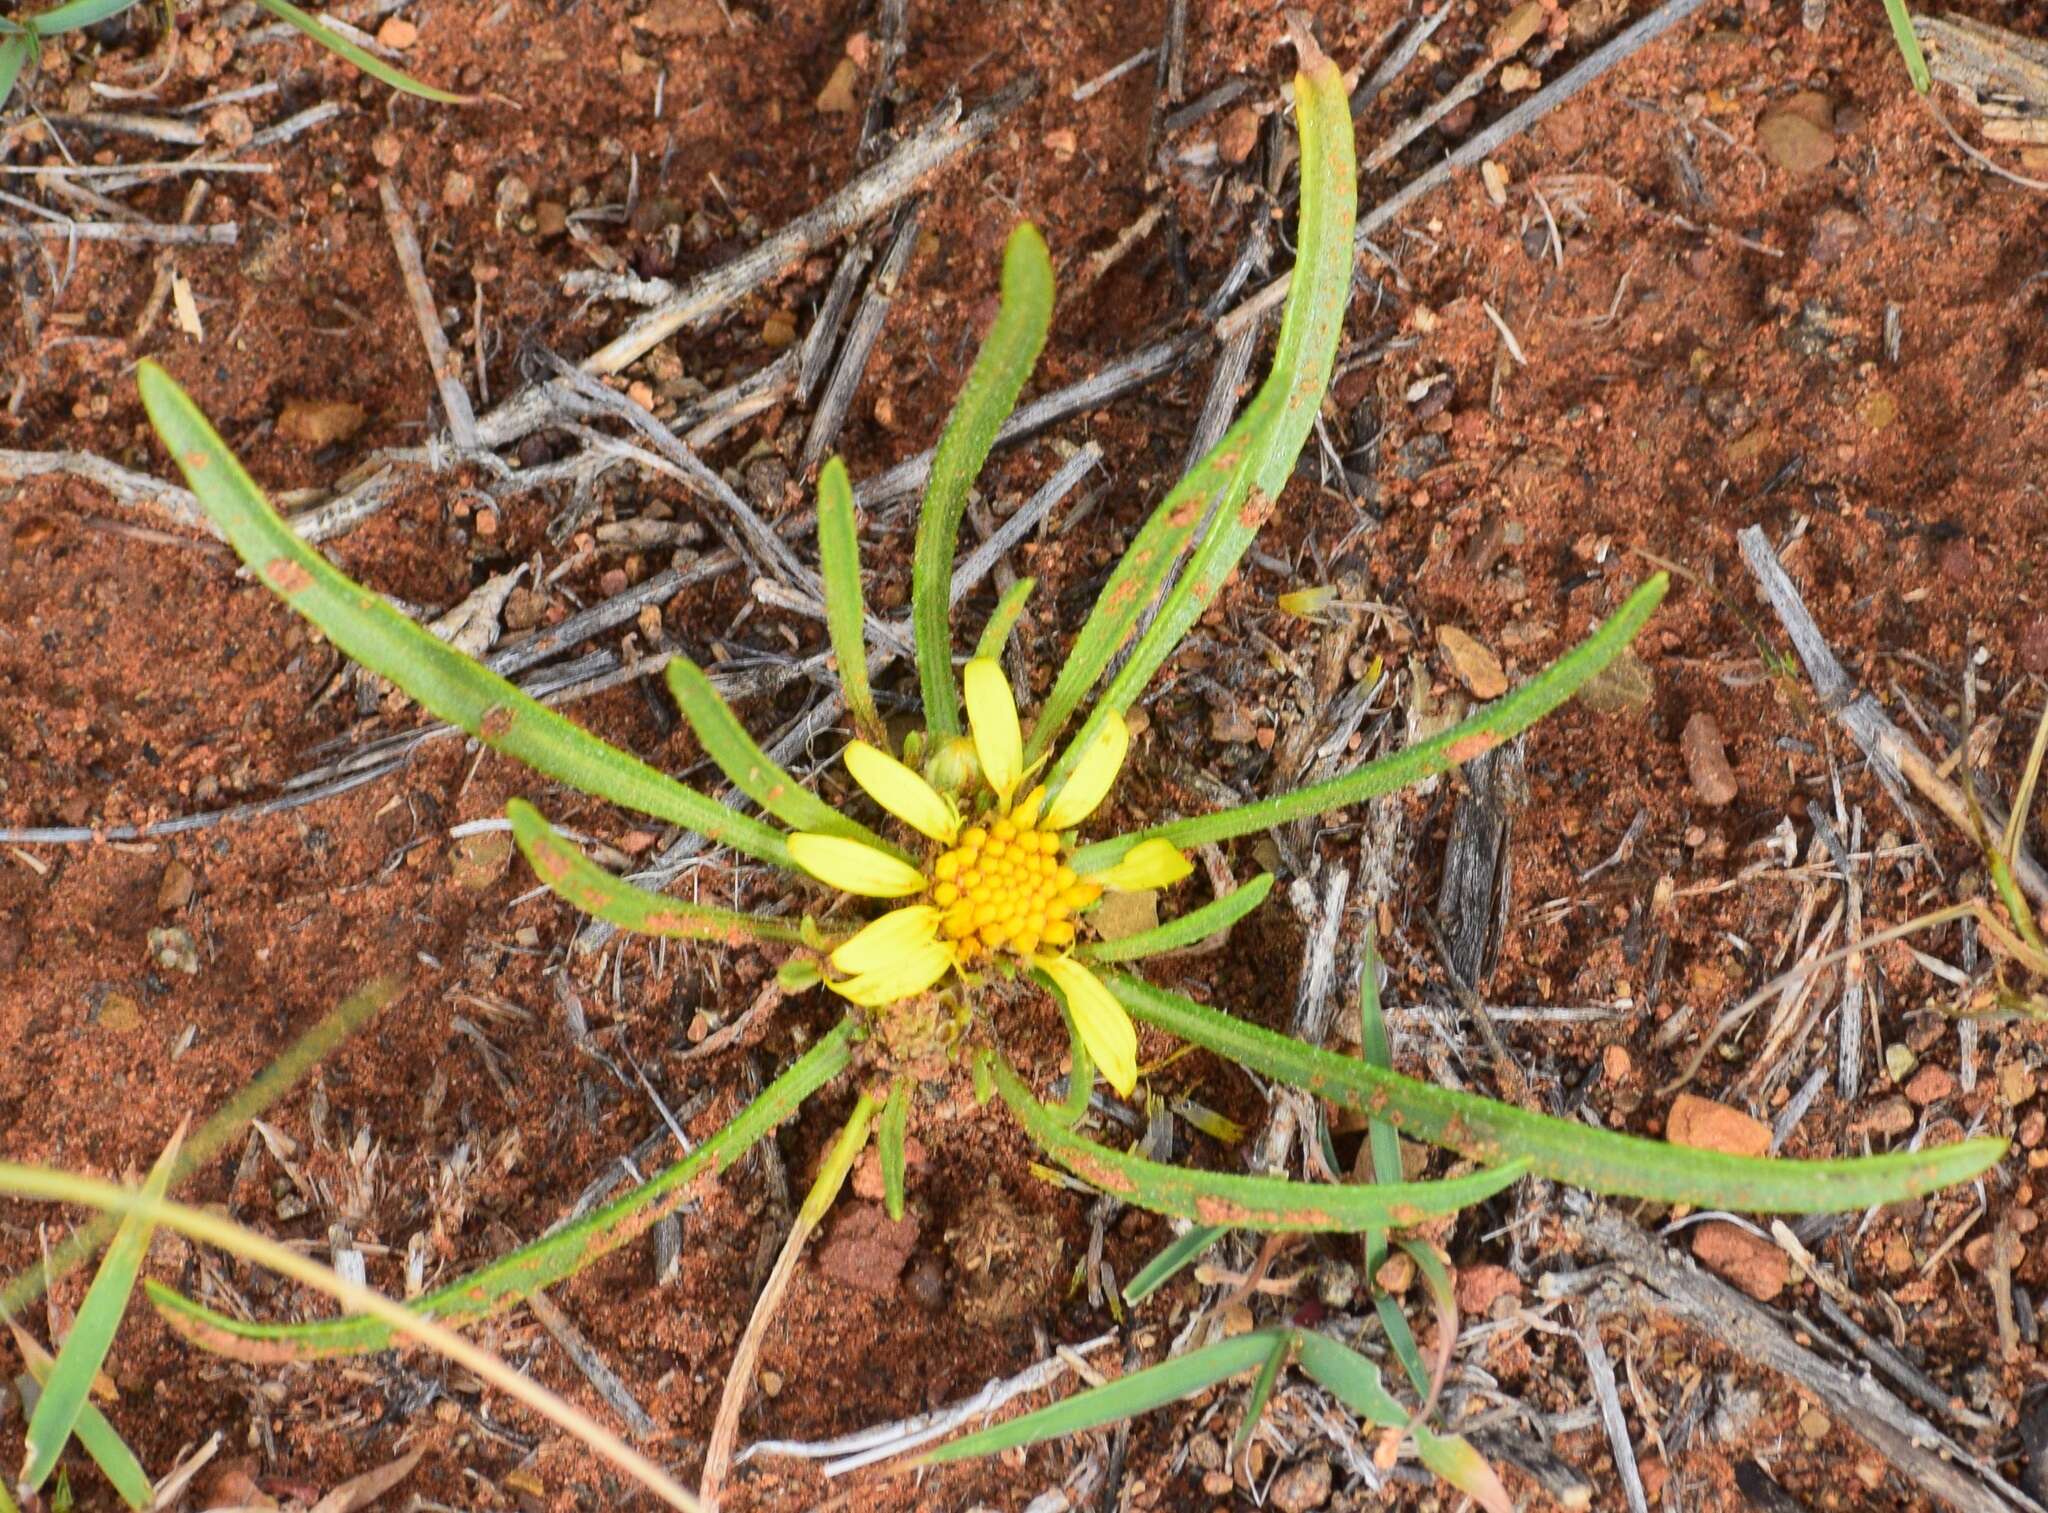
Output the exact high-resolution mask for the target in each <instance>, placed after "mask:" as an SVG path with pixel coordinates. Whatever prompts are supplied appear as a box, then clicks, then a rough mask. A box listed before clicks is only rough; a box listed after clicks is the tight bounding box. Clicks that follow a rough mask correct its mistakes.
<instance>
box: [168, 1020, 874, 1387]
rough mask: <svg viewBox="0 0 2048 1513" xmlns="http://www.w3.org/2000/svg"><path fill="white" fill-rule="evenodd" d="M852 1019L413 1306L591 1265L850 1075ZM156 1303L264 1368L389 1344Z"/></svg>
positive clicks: (454, 1302) (534, 1283)
mask: <svg viewBox="0 0 2048 1513" xmlns="http://www.w3.org/2000/svg"><path fill="white" fill-rule="evenodd" d="M853 1037H854V1025H853V1023H852V1022H851V1021H846V1022H843V1023H841V1024H840V1025H839V1026H838V1027H837V1028H836V1029H834V1030H833V1031H832V1033H831V1034H829V1035H827V1036H825V1037H824V1038H823V1039H822V1040H820V1041H819V1042H818V1043H817V1044H816V1045H814V1046H812V1047H811V1048H810V1050H808V1051H806V1052H805V1053H804V1054H803V1055H802V1056H801V1057H799V1058H798V1059H797V1060H796V1062H795V1063H794V1064H793V1065H792V1066H791V1067H790V1068H789V1070H788V1071H786V1072H784V1073H783V1074H782V1075H781V1076H780V1077H778V1078H776V1079H775V1081H773V1082H771V1083H770V1084H769V1085H768V1086H767V1087H766V1088H764V1089H763V1090H762V1092H761V1096H760V1097H758V1098H756V1099H755V1100H754V1101H753V1102H752V1103H750V1104H748V1105H747V1106H746V1107H745V1108H744V1109H742V1110H740V1112H739V1113H738V1114H737V1115H735V1116H734V1118H733V1119H732V1120H731V1122H729V1123H728V1124H726V1125H725V1127H724V1128H722V1129H721V1130H719V1131H718V1133H717V1134H715V1135H713V1136H711V1138H710V1139H708V1140H706V1141H705V1142H704V1143H703V1144H702V1145H700V1146H698V1147H697V1148H696V1149H695V1150H693V1151H691V1152H690V1154H689V1155H687V1156H685V1157H684V1158H683V1159H682V1160H680V1161H678V1162H677V1163H676V1164H675V1165H673V1166H671V1167H670V1168H669V1169H668V1170H667V1171H664V1172H663V1173H661V1175H660V1176H658V1177H655V1178H654V1179H653V1180H652V1181H649V1182H647V1183H644V1184H643V1185H641V1186H640V1187H637V1188H635V1189H634V1190H633V1191H632V1192H630V1193H627V1194H626V1195H625V1196H624V1197H622V1198H618V1199H616V1200H614V1201H613V1202H611V1203H609V1204H607V1205H606V1206H605V1207H603V1208H601V1209H599V1210H598V1211H597V1212H595V1213H593V1214H589V1215H586V1216H585V1217H584V1218H582V1219H579V1220H578V1221H577V1222H575V1223H574V1224H571V1225H568V1226H566V1227H564V1228H562V1229H558V1230H556V1231H555V1232H554V1233H553V1234H550V1235H545V1236H543V1237H542V1238H540V1239H538V1240H536V1241H534V1242H533V1243H532V1244H531V1245H526V1246H522V1247H521V1248H520V1249H518V1250H515V1251H513V1252H511V1253H510V1254H509V1255H505V1256H501V1257H499V1258H498V1259H497V1260H495V1261H493V1262H491V1263H490V1264H489V1265H488V1266H485V1267H483V1268H482V1269H481V1270H478V1271H474V1272H471V1273H470V1274H469V1275H468V1276H466V1277H463V1278H462V1279H460V1280H459V1281H455V1282H451V1283H449V1284H448V1285H447V1286H446V1287H442V1288H440V1289H438V1290H436V1291H434V1292H430V1293H428V1294H427V1295H426V1296H424V1297H421V1298H418V1299H415V1300H414V1301H413V1302H412V1303H411V1304H410V1305H408V1306H409V1307H411V1308H412V1309H413V1311H415V1312H417V1313H422V1314H425V1315H426V1316H427V1317H429V1318H435V1319H473V1318H482V1317H484V1316H485V1315H487V1314H492V1313H496V1312H498V1311H499V1310H500V1309H502V1308H507V1307H510V1306H511V1305H512V1304H514V1303H516V1302H518V1301H519V1300H520V1299H521V1298H523V1297H525V1296H526V1295H527V1294H528V1293H531V1292H536V1291H538V1290H540V1289H541V1288H544V1287H551V1286H553V1285H554V1284H555V1283H557V1282H559V1281H561V1280H562V1279H563V1278H564V1277H571V1276H574V1275H576V1273H578V1272H580V1271H582V1270H584V1269H585V1268H586V1267H588V1266H590V1265H591V1264H592V1263H593V1262H595V1261H597V1260H598V1259H599V1258H601V1257H603V1256H606V1255H609V1254H611V1252H613V1251H614V1250H617V1249H618V1248H619V1247H620V1246H621V1245H624V1244H626V1243H628V1242H629V1241H631V1240H633V1239H635V1238H637V1237H638V1236H640V1235H642V1234H645V1233H646V1232H647V1230H648V1229H649V1228H651V1227H652V1226H653V1225H654V1223H655V1222H656V1221H657V1220H659V1219H661V1218H663V1217H664V1216H665V1215H668V1214H671V1213H673V1212H674V1211H675V1210H676V1209H678V1208H680V1207H681V1206H682V1205H683V1204H684V1203H686V1202H688V1201H689V1199H690V1198H691V1196H692V1195H693V1193H694V1190H695V1184H696V1181H697V1179H698V1178H699V1177H700V1176H702V1175H704V1174H705V1173H708V1172H723V1171H725V1170H726V1169H727V1168H729V1167H730V1166H731V1165H732V1164H733V1162H735V1161H737V1160H738V1159H739V1158H740V1157H741V1156H743V1155H745V1154H746V1153H747V1151H748V1150H749V1149H751V1148H752V1147H753V1145H754V1142H755V1141H757V1140H759V1139H760V1138H761V1137H762V1136H763V1135H765V1134H767V1133H768V1132H769V1131H770V1130H772V1129H773V1128H775V1126H776V1125H778V1124H780V1123H781V1122H782V1121H783V1120H785V1119H787V1118H788V1117H789V1116H790V1115H791V1114H794V1113H795V1112H796V1110H797V1108H798V1107H799V1106H800V1105H801V1104H802V1103H803V1101H804V1100H805V1099H806V1098H808V1097H810V1096H811V1094H813V1093H815V1092H816V1091H817V1090H818V1089H819V1088H821V1087H823V1086H824V1085H825V1084H826V1083H827V1082H830V1081H831V1080H832V1079H833V1078H834V1077H836V1076H838V1075H839V1073H840V1072H842V1071H844V1070H845V1069H846V1067H847V1065H848V1064H849V1063H850V1062H851V1060H852V1052H851V1050H850V1047H851V1045H852V1043H853ZM143 1287H144V1290H145V1291H146V1292H147V1293H148V1294H149V1300H150V1302H152V1303H154V1304H155V1305H156V1308H157V1311H158V1312H159V1313H160V1314H162V1315H163V1317H164V1322H165V1323H167V1324H169V1325H170V1326H171V1328H172V1329H174V1330H175V1331H177V1332H178V1333H179V1334H181V1335H183V1336H184V1337H185V1338H187V1339H189V1340H191V1341H192V1342H193V1343H195V1344H198V1345H200V1346H203V1347H204V1348H206V1349H209V1350H216V1351H219V1352H220V1353H222V1354H224V1355H230V1356H233V1357H235V1358H236V1359H238V1360H244V1361H250V1362H254V1363H257V1364H275V1363H277V1362H281V1361H299V1360H311V1359H314V1358H316V1357H319V1356H327V1355H364V1354H368V1353H369V1352H371V1351H377V1350H383V1349H386V1348H388V1347H389V1346H390V1344H391V1340H392V1330H391V1326H390V1325H389V1324H386V1323H385V1322H383V1321H382V1320H381V1319H375V1318H368V1317H364V1316H361V1315H354V1316H349V1317H344V1318H338V1319H317V1320H314V1321H312V1322H310V1323H304V1324H262V1323H252V1322H249V1321H247V1320H244V1319H237V1318H231V1317H229V1316H228V1315H226V1314H221V1313H216V1312H214V1311H213V1310H212V1309H210V1308H203V1307H201V1306H200V1305H199V1304H197V1303H195V1302H193V1301H192V1300H191V1299H190V1298H187V1297H184V1296H182V1295H180V1294H179V1293H176V1292H173V1291H171V1289H169V1288H168V1287H163V1286H160V1285H159V1284H157V1283H155V1282H144V1283H143Z"/></svg>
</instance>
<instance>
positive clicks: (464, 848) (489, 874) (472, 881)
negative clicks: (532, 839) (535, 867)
mask: <svg viewBox="0 0 2048 1513" xmlns="http://www.w3.org/2000/svg"><path fill="white" fill-rule="evenodd" d="M512 849H513V843H512V837H511V836H510V835H509V834H507V833H506V832H505V831H503V830H486V831H485V832H484V833H483V834H481V835H465V836H464V837H463V838H462V839H461V840H459V841H457V842H456V843H455V849H454V851H453V852H452V853H451V855H450V857H449V860H448V875H449V876H450V877H451V878H452V879H453V880H454V882H455V886H456V887H458V888H461V889H462V890H463V891H464V892H467V893H483V892H486V891H487V890H488V889H490V887H491V886H492V885H493V884H495V883H496V882H497V881H498V879H499V878H501V877H503V876H504V875H505V873H506V871H507V870H508V869H509V868H510V867H511V865H512Z"/></svg>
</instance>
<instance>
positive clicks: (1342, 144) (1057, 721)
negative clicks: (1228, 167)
mask: <svg viewBox="0 0 2048 1513" xmlns="http://www.w3.org/2000/svg"><path fill="white" fill-rule="evenodd" d="M1296 46H1297V47H1298V48H1299V49H1300V51H1301V65H1300V68H1299V70H1298V71H1297V72H1296V74H1295V76H1294V116H1295V128H1296V130H1297V131H1298V133H1299V134H1300V141H1301V201H1300V203H1301V210H1300V218H1299V224H1298V225H1297V227H1296V242H1297V246H1298V248H1299V251H1298V252H1297V253H1296V256H1295V264H1294V278H1293V282H1292V284H1291V285H1290V287H1289V289H1288V295H1287V303H1286V306H1285V308H1284V310H1283V311H1282V314H1281V319H1280V335H1279V338H1278V340H1277V342H1276V343H1275V346H1274V350H1273V367H1272V371H1271V373H1270V374H1269V376H1268V377H1267V379H1266V382H1265V384H1264V386H1263V387H1262V388H1261V389H1260V391H1259V393H1258V396H1257V397H1256V398H1255V399H1254V400H1253V401H1252V403H1251V405H1250V406H1249V407H1248V408H1247V409H1246V411H1245V414H1244V416H1243V417H1242V418H1241V419H1240V420H1239V422H1238V423H1237V425H1235V426H1233V427H1232V428H1231V429H1230V431H1228V432H1227V433H1225V435H1224V438H1223V440H1222V441H1221V442H1220V443H1218V445H1217V448H1216V450H1215V451H1214V452H1212V453H1211V454H1210V456H1209V457H1208V458H1205V459H1204V460H1203V462H1202V463H1201V464H1200V465H1198V466H1197V467H1196V469H1195V470H1194V472H1193V473H1191V474H1190V476H1189V478H1188V479H1187V480H1185V481H1184V482H1183V483H1182V485H1181V486H1180V487H1179V488H1176V489H1175V490H1174V491H1173V493H1172V494H1170V495H1169V496H1168V497H1167V500H1166V501H1165V503H1163V504H1162V505H1161V507H1160V509H1159V511H1158V512H1155V514H1154V516H1153V520H1152V521H1150V522H1148V523H1147V526H1146V529H1145V530H1144V531H1141V532H1140V533H1139V539H1138V540H1137V541H1134V542H1133V543H1132V547H1131V551H1130V553H1129V554H1128V555H1127V556H1126V558H1125V562H1124V563H1123V564H1120V565H1119V567H1118V569H1117V572H1116V573H1113V574H1112V575H1111V579H1110V582H1109V584H1108V585H1107V587H1105V589H1104V590H1103V594H1102V598H1101V599H1100V600H1099V601H1098V604H1097V609H1096V612H1095V613H1094V614H1092V615H1091V616H1090V618H1089V622H1088V624H1087V625H1085V626H1083V628H1082V632H1081V636H1080V637H1079V638H1078V639H1077V640H1076V642H1075V650H1074V652H1073V653H1071V654H1070V655H1069V658H1068V666H1067V667H1064V668H1062V669H1061V671H1060V676H1059V678H1058V680H1057V681H1056V682H1055V683H1054V686H1053V692H1052V695H1051V696H1050V698H1048V700H1047V702H1046V706H1045V709H1044V711H1043V713H1042V714H1041V717H1040V722H1039V729H1038V730H1036V731H1034V732H1033V733H1032V749H1031V751H1030V752H1029V753H1028V754H1027V755H1028V756H1030V757H1036V756H1037V755H1039V754H1040V753H1042V752H1043V751H1045V750H1046V749H1047V746H1048V745H1049V743H1050V742H1051V741H1052V739H1053V738H1054V737H1055V736H1056V735H1057V734H1058V731H1059V727H1060V726H1061V725H1062V724H1064V722H1065V721H1066V720H1067V718H1068V717H1069V715H1070V714H1071V713H1072V712H1073V711H1074V709H1076V708H1078V707H1079V705H1080V702H1081V700H1082V699H1083V698H1084V697H1085V696H1086V694H1087V692H1088V690H1089V689H1090V688H1091V687H1093V686H1094V683H1095V680H1096V679H1097V678H1098V677H1099V676H1100V675H1101V672H1102V669H1103V667H1105V666H1106V665H1107V664H1108V661H1109V659H1110V658H1111V657H1113V656H1114V655H1115V654H1116V652H1117V650H1118V649H1119V648H1121V646H1122V645H1123V643H1124V641H1125V639H1126V638H1127V637H1128V635H1129V634H1130V631H1131V629H1132V628H1133V627H1134V626H1135V625H1136V623H1137V617H1138V615H1139V614H1140V613H1141V612H1142V611H1144V610H1145V609H1146V608H1148V607H1149V606H1151V605H1152V604H1153V603H1154V602H1155V601H1156V602H1158V604H1159V608H1158V613H1157V614H1156V616H1155V617H1154V619H1153V621H1152V623H1151V625H1150V626H1148V627H1147V628H1146V630H1145V631H1144V633H1143V634H1142V635H1141V636H1140V637H1139V638H1138V643H1137V645H1136V646H1135V647H1133V648H1132V651H1131V655H1130V657H1129V659H1128V660H1127V661H1126V662H1125V663H1124V665H1123V666H1122V668H1120V669H1119V670H1118V672H1117V674H1116V676H1115V677H1114V678H1112V679H1111V680H1110V685H1109V687H1108V689H1107V690H1106V691H1105V692H1104V693H1103V695H1102V697H1101V699H1100V700H1099V701H1098V702H1097V705H1096V707H1095V709H1094V711H1093V712H1091V713H1090V715H1089V717H1088V719H1087V720H1086V721H1084V722H1083V724H1082V727H1081V730H1080V733H1079V734H1077V735H1076V736H1075V737H1074V739H1073V741H1072V742H1071V743H1069V745H1068V747H1067V749H1066V751H1065V752H1064V753H1063V754H1062V755H1061V757H1060V759H1059V761H1058V762H1056V763H1055V764H1054V766H1053V770H1052V772H1051V774H1050V775H1049V776H1048V777H1047V779H1046V786H1047V787H1048V788H1049V789H1051V790H1052V791H1053V792H1054V793H1057V792H1058V791H1059V788H1060V785H1061V784H1062V783H1063V782H1065V780H1066V777H1067V774H1068V772H1069V771H1071V769H1072V765H1073V762H1074V759H1075V754H1076V753H1077V752H1080V751H1084V750H1086V749H1087V745H1088V742H1089V741H1090V740H1092V739H1093V738H1094V733H1095V727H1096V726H1097V725H1099V724H1100V722H1101V721H1102V720H1103V718H1104V717H1105V712H1106V711H1109V710H1114V711H1115V712H1117V713H1118V714H1122V713H1124V712H1125V711H1126V710H1128V709H1129V708H1130V707H1131V705H1132V703H1133V702H1135V700H1136V699H1137V697H1138V695H1139V694H1140V693H1141V692H1142V691H1143V690H1144V688H1145V686H1146V684H1148V683H1150V682H1151V681H1152V675H1153V674H1154V673H1156V672H1157V671H1158V670H1159V668H1160V666H1161V665H1162V664H1163V663H1164V662H1165V661H1166V659H1167V658H1168V657H1169V656H1171V655H1172V654H1173V651H1174V648H1175V647H1177V646H1179V645H1180V642H1181V638H1182V637H1184V636H1185V635H1186V634H1187V633H1188V629H1189V628H1190V627H1191V626H1192V625H1193V624H1194V623H1195V621H1196V619H1198V618H1199V617H1200V616H1201V615H1202V614H1203V613H1204V612H1205V611H1206V610H1207V609H1208V608H1209V606H1210V604H1211V603H1213V602H1214V600H1215V598H1216V595H1217V594H1218V593H1219V592H1220V591H1221V590H1222V587H1223V584H1224V582H1225V580H1226V579H1228V578H1229V576H1230V575H1231V573H1232V572H1234V571H1235V570H1236V568H1237V564H1238V562H1239V561H1240V560H1241V559H1242V558H1243V556H1244V554H1245V551H1246V549H1247V548H1249V547H1250V546H1251V543H1252V540H1253V538H1254V537H1255V536H1257V535H1258V533H1259V528H1260V527H1261V526H1262V525H1264V524H1265V521H1266V518H1267V516H1268V515H1270V514H1271V513H1272V510H1273V507H1274V505H1275V504H1276V503H1277V501H1278V500H1279V498H1280V493H1281V491H1282V490H1283V489H1284V488H1285V487H1286V486H1287V480H1288V478H1289V477H1290V476H1291V475H1292V473H1293V471H1294V463H1295V459H1296V458H1298V457H1299V456H1300V455H1301V448H1302V444H1303V443H1304V442H1305V441H1307V439H1308V433H1309V430H1310V428H1311V427H1312V426H1313V425H1314V424H1315V418H1316V413H1317V410H1318V408H1319V407H1320V406H1321V404H1322V401H1323V393H1324V391H1325V390H1326V389H1328V387H1329V384H1330V372H1331V368H1332V366H1333V364H1334V363H1335V361H1336V356H1337V343H1338V341H1339V339H1340V338H1341V337H1342V335H1343V329H1344V310H1345V306H1346V305H1347V304H1348V303H1349V302H1350V297H1351V272H1352V259H1353V256H1354V254H1353V250H1352V245H1351V235H1352V229H1353V227H1354V225H1355V224H1356V221H1357V218H1358V173H1357V167H1356V163H1355V160H1354V149H1353V144H1352V129H1351V106H1350V100H1349V97H1348V96H1347V95H1346V93H1345V89H1344V79H1343V75H1342V73H1341V72H1340V71H1339V70H1338V68H1337V66H1336V65H1335V64H1334V63H1332V62H1331V61H1330V60H1329V59H1328V58H1326V57H1324V56H1323V54H1322V52H1321V51H1320V50H1319V49H1317V47H1316V45H1315V43H1314V42H1313V41H1312V40H1310V39H1309V38H1308V36H1307V33H1306V32H1305V31H1302V32H1298V33H1297V40H1296ZM1205 517H1206V522H1207V523H1206V524H1204V523H1203V522H1204V519H1205ZM1155 522H1156V526H1157V528H1156V529H1155ZM1198 528H1199V530H1200V532H1201V535H1200V538H1199V539H1198V540H1196V541H1195V542H1194V549H1193V552H1192V554H1191V555H1190V557H1189V559H1188V563H1187V567H1186V569H1185V570H1184V571H1183V572H1182V573H1181V575H1180V576H1179V578H1178V579H1176V580H1175V581H1174V584H1173V586H1172V588H1171V589H1169V590H1167V593H1166V597H1165V598H1164V600H1157V594H1158V589H1159V583H1160V579H1161V577H1162V575H1164V574H1165V573H1166V572H1168V571H1170V569H1171V567H1172V564H1173V563H1174V562H1175V561H1176V560H1177V558H1178V557H1179V554H1180V551H1181V548H1182V547H1183V546H1184V545H1186V544H1187V542H1188V539H1189V536H1188V533H1189V532H1190V531H1193V530H1196V529H1198ZM1148 535H1149V536H1150V539H1149V540H1148V539H1146V538H1147V536H1148ZM1126 566H1128V568H1129V571H1128V572H1126V571H1125V568H1126ZM1120 578H1121V580H1122V581H1119V579H1120ZM1084 652H1085V654H1084Z"/></svg>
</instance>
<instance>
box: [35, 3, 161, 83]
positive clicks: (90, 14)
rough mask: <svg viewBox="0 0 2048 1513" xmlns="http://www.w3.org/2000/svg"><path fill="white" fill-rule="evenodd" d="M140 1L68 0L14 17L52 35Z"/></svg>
mask: <svg viewBox="0 0 2048 1513" xmlns="http://www.w3.org/2000/svg"><path fill="white" fill-rule="evenodd" d="M140 3H141V0H70V4H68V5H59V6H53V7H52V8H51V9H49V10H46V11H43V12H41V13H40V14H37V15H34V16H16V17H15V18H14V19H15V20H16V21H18V22H20V23H21V24H22V25H23V26H25V27H27V28H28V29H29V30H30V31H32V32H34V33H35V34H36V35H37V36H39V37H54V36H56V35H57V33H59V32H70V31H77V30H78V29H79V28H80V27H85V26H97V25H99V24H100V22H102V21H105V20H106V19H108V18H109V17H111V16H118V15H120V14H121V12H122V11H124V10H127V9H128V8H129V7H130V6H133V5H137V4H140ZM0 93H4V92H0Z"/></svg>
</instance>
